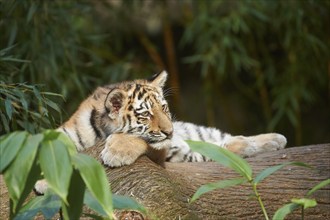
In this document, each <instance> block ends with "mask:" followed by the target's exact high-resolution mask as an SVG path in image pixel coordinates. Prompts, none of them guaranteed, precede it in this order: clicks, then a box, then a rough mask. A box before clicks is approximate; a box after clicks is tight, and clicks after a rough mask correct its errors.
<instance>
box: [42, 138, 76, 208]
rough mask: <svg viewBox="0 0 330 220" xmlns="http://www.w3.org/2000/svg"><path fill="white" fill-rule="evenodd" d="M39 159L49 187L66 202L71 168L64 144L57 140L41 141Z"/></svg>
mask: <svg viewBox="0 0 330 220" xmlns="http://www.w3.org/2000/svg"><path fill="white" fill-rule="evenodd" d="M39 161H40V166H41V170H42V171H43V173H44V176H45V179H46V180H47V183H48V185H49V187H50V188H51V189H52V190H54V192H55V193H56V194H58V195H59V197H60V198H61V199H62V200H63V201H64V202H65V203H66V204H67V199H66V197H67V195H68V188H69V184H70V178H71V174H72V170H73V169H72V165H71V161H70V157H69V153H68V150H67V148H66V146H65V145H64V144H63V143H62V142H61V141H59V140H54V141H43V142H42V144H41V148H40V154H39Z"/></svg>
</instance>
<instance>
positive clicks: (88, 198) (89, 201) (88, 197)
mask: <svg viewBox="0 0 330 220" xmlns="http://www.w3.org/2000/svg"><path fill="white" fill-rule="evenodd" d="M84 204H86V205H87V206H88V207H89V208H91V209H92V210H94V211H95V212H97V213H99V214H100V215H102V216H106V215H107V213H106V212H105V211H104V209H103V208H102V206H101V205H100V203H99V202H98V201H97V200H96V199H95V198H94V197H93V196H92V194H91V193H90V191H89V190H86V192H85V196H84Z"/></svg>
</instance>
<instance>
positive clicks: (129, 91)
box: [37, 71, 286, 191]
mask: <svg viewBox="0 0 330 220" xmlns="http://www.w3.org/2000/svg"><path fill="white" fill-rule="evenodd" d="M166 79H167V72H166V71H163V72H161V73H159V74H157V75H154V76H153V78H152V79H151V80H135V81H128V82H122V83H117V84H112V85H107V86H103V87H99V88H97V89H96V90H95V91H94V93H93V94H92V95H91V96H89V97H88V98H87V99H86V100H84V101H83V102H82V103H81V105H80V106H79V108H78V110H77V111H76V112H75V113H74V114H73V115H72V117H71V118H70V119H69V120H68V121H67V122H65V123H64V124H63V125H61V126H60V127H59V128H58V129H57V130H58V131H60V132H63V133H64V134H66V135H67V136H68V137H69V138H70V139H71V140H72V141H73V142H74V143H75V145H76V147H77V150H78V151H82V150H84V149H86V148H89V147H92V146H93V145H95V143H96V142H98V141H100V140H105V146H104V149H103V150H102V152H101V154H100V157H101V159H102V161H103V163H104V164H105V165H107V166H110V167H119V166H123V165H129V164H132V163H134V161H135V160H136V159H137V158H138V157H140V156H141V155H144V154H146V155H148V156H149V157H150V158H151V159H152V160H154V161H155V162H156V163H158V164H160V165H162V166H164V162H165V161H169V162H201V161H209V158H206V157H204V156H203V155H201V154H199V153H196V152H192V151H191V150H190V148H189V146H188V145H187V143H186V142H185V140H196V141H205V142H210V143H214V144H216V145H218V146H219V147H225V148H227V149H228V150H230V151H232V152H235V153H237V154H239V155H241V156H251V155H254V154H256V153H259V152H265V151H273V150H277V149H282V148H284V147H285V145H286V138H285V137H284V136H283V135H280V134H276V133H269V134H261V135H257V136H250V137H244V136H232V135H230V134H228V133H224V132H221V131H220V130H218V129H216V128H210V127H203V126H198V125H195V124H191V123H186V122H173V121H172V119H171V113H170V111H169V108H168V104H167V102H166V100H165V98H164V94H163V87H164V85H165V82H166ZM37 191H38V189H37ZM41 191H42V190H41Z"/></svg>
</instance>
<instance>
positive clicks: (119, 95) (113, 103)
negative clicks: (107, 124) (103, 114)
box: [104, 89, 126, 119]
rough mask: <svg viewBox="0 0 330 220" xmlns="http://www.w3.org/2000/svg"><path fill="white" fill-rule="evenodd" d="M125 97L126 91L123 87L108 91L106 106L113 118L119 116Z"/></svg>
mask: <svg viewBox="0 0 330 220" xmlns="http://www.w3.org/2000/svg"><path fill="white" fill-rule="evenodd" d="M125 99H126V93H125V92H124V91H122V90H121V89H113V90H111V91H110V92H109V93H108V95H107V98H106V99H105V102H104V106H105V108H106V110H107V112H108V113H109V117H110V118H111V119H115V118H116V117H117V116H118V114H119V111H120V109H121V108H122V107H123V105H124V102H125Z"/></svg>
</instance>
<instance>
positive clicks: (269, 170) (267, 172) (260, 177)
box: [253, 162, 311, 184]
mask: <svg viewBox="0 0 330 220" xmlns="http://www.w3.org/2000/svg"><path fill="white" fill-rule="evenodd" d="M288 165H294V166H301V167H307V168H311V166H309V165H307V164H304V163H302V162H288V163H284V164H279V165H276V166H273V167H269V168H266V169H264V170H263V171H261V172H260V173H259V174H258V176H256V178H255V179H254V181H253V182H254V183H256V184H257V183H259V182H261V181H262V180H263V179H265V178H266V177H268V176H269V175H271V174H273V173H275V172H276V171H278V170H279V169H282V168H283V167H285V166H288Z"/></svg>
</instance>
